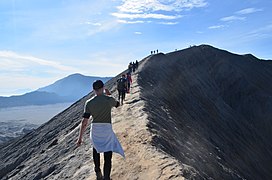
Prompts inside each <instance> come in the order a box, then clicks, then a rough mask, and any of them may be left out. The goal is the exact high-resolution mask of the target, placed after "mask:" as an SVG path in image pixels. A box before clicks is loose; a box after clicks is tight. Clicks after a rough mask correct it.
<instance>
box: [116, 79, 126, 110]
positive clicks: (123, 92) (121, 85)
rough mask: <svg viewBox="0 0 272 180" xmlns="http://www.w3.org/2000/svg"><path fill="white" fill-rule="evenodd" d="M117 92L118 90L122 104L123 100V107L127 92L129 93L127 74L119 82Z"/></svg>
mask: <svg viewBox="0 0 272 180" xmlns="http://www.w3.org/2000/svg"><path fill="white" fill-rule="evenodd" d="M117 90H118V101H119V102H120V98H121V105H123V102H124V100H125V98H126V92H127V79H126V75H125V74H123V75H122V77H121V78H119V79H118V80H117Z"/></svg>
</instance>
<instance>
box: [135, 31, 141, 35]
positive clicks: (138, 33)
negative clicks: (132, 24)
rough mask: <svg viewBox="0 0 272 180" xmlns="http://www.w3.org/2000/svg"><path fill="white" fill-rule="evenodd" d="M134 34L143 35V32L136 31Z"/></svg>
mask: <svg viewBox="0 0 272 180" xmlns="http://www.w3.org/2000/svg"><path fill="white" fill-rule="evenodd" d="M134 34H137V35H141V34H142V32H134Z"/></svg>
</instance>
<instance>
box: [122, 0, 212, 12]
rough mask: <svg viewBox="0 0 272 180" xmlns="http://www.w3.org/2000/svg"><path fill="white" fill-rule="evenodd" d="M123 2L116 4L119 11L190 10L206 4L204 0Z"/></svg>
mask: <svg viewBox="0 0 272 180" xmlns="http://www.w3.org/2000/svg"><path fill="white" fill-rule="evenodd" d="M123 2H124V3H123V4H122V5H121V6H118V7H117V8H118V9H119V11H120V12H127V13H145V12H154V11H175V12H181V11H183V10H188V9H189V10H190V9H192V8H198V7H204V6H206V5H207V2H205V0H186V1H184V0H172V1H169V0H161V1H158V0H146V1H138V0H123Z"/></svg>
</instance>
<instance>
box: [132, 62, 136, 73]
mask: <svg viewBox="0 0 272 180" xmlns="http://www.w3.org/2000/svg"><path fill="white" fill-rule="evenodd" d="M135 69H136V64H135V62H133V63H132V72H135Z"/></svg>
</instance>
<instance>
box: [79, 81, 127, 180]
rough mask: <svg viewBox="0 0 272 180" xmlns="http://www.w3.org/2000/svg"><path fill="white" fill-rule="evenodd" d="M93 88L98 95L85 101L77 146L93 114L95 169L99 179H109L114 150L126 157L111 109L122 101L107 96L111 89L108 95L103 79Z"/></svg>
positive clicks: (94, 84)
mask: <svg viewBox="0 0 272 180" xmlns="http://www.w3.org/2000/svg"><path fill="white" fill-rule="evenodd" d="M93 89H94V91H95V94H96V96H94V97H93V98H91V99H88V100H87V101H86V103H85V107H84V114H83V120H82V122H81V127H80V133H79V137H78V140H77V146H80V145H81V143H82V136H83V133H84V131H85V130H86V128H87V125H88V122H89V118H90V116H92V117H93V121H92V123H91V132H90V138H91V143H92V145H93V160H94V170H95V173H96V177H97V179H98V180H103V179H104V180H109V179H110V173H111V159H112V152H116V153H119V154H120V155H122V156H123V157H125V154H124V151H123V148H122V146H121V144H120V143H119V141H118V139H117V137H116V135H115V133H114V132H113V129H112V124H111V109H112V107H118V106H119V104H120V103H119V101H116V100H115V99H114V98H113V97H110V96H106V95H110V92H109V90H107V89H105V93H106V95H105V94H104V84H103V82H102V81H101V80H97V81H95V82H94V83H93ZM102 152H104V168H103V174H104V177H103V175H102V173H101V169H100V154H99V153H102Z"/></svg>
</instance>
